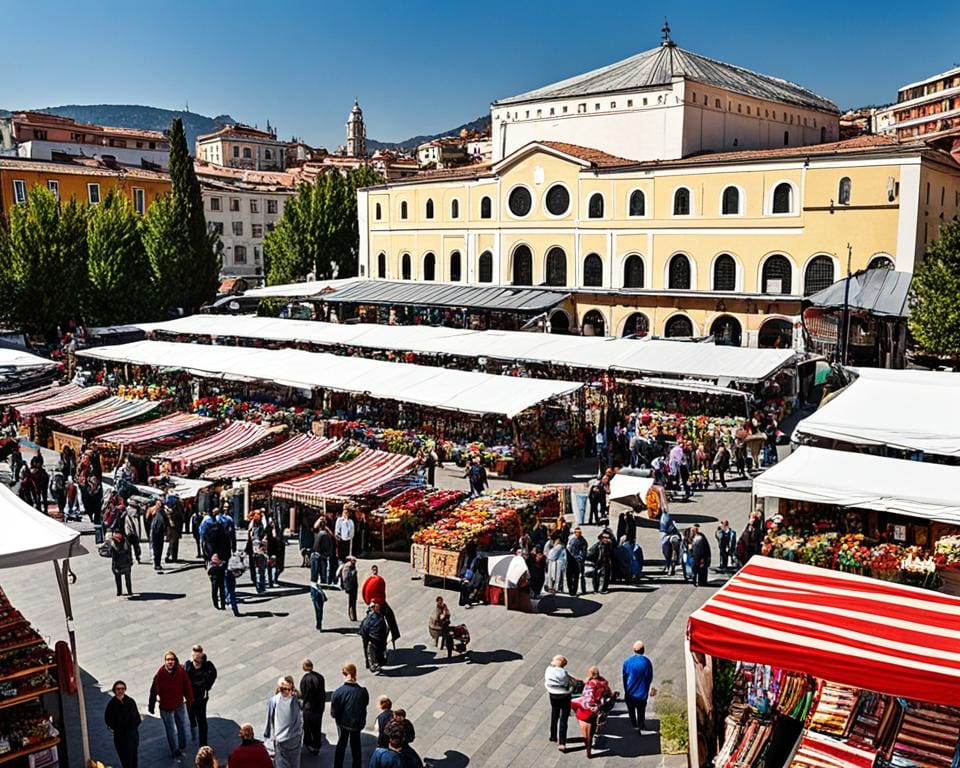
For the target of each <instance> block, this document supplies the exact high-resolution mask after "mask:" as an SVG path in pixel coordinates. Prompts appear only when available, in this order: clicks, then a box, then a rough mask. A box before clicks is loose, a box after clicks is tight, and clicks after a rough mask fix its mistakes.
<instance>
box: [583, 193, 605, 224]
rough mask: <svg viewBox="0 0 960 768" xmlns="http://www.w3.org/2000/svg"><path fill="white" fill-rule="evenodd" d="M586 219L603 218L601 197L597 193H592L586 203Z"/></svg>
mask: <svg viewBox="0 0 960 768" xmlns="http://www.w3.org/2000/svg"><path fill="white" fill-rule="evenodd" d="M587 218H590V219H602V218H603V195H601V194H600V193H599V192H594V193H593V194H592V195H590V201H589V202H588V203H587Z"/></svg>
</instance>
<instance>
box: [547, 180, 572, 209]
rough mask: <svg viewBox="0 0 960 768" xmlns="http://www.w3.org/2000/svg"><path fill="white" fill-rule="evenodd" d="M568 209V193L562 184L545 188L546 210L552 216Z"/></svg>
mask: <svg viewBox="0 0 960 768" xmlns="http://www.w3.org/2000/svg"><path fill="white" fill-rule="evenodd" d="M569 209H570V193H569V192H567V188H566V187H564V186H563V185H562V184H554V185H553V186H552V187H550V189H548V190H547V210H548V211H549V212H550V213H552V214H553V215H554V216H563V214H565V213H566V212H567V211H568V210H569Z"/></svg>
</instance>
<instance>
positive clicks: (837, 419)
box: [796, 368, 960, 456]
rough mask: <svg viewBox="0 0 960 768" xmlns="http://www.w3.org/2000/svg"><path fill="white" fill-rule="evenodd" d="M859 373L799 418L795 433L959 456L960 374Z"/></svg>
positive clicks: (921, 372) (864, 371)
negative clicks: (819, 404) (818, 405)
mask: <svg viewBox="0 0 960 768" xmlns="http://www.w3.org/2000/svg"><path fill="white" fill-rule="evenodd" d="M858 373H859V374H860V378H858V379H857V380H856V381H854V382H853V383H852V384H850V385H849V386H848V387H846V388H845V389H843V390H841V391H840V392H838V393H837V394H836V395H835V396H834V397H833V398H832V399H831V400H830V401H829V402H827V403H826V404H825V405H824V406H823V407H821V408H820V409H818V410H817V411H815V412H814V413H813V414H811V415H810V416H808V417H807V418H805V419H804V420H803V421H801V422H800V423H799V424H798V425H797V428H796V434H797V436H798V437H801V438H802V437H804V436H807V437H810V436H813V437H821V438H827V439H833V440H840V441H843V442H846V443H853V444H854V445H889V446H891V447H894V448H900V449H904V450H913V451H916V450H920V451H925V452H927V453H932V454H937V455H941V456H960V407H958V405H957V404H958V402H960V374H956V373H941V372H933V371H882V372H881V371H879V370H877V369H866V368H864V369H859V371H858Z"/></svg>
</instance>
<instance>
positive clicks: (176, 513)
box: [161, 493, 184, 563]
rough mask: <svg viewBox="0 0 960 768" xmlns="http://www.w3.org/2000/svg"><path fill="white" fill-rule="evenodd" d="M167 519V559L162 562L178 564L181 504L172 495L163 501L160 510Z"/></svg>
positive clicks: (182, 514) (181, 529)
mask: <svg viewBox="0 0 960 768" xmlns="http://www.w3.org/2000/svg"><path fill="white" fill-rule="evenodd" d="M161 511H162V512H163V514H164V515H166V518H167V526H168V528H167V541H168V542H169V543H168V544H167V557H166V559H165V560H164V562H167V563H179V562H180V536H181V535H182V534H183V517H184V511H183V504H181V503H180V498H179V497H178V496H176V495H174V494H172V493H171V494H169V495H167V497H166V498H165V499H164V502H163V508H162V510H161Z"/></svg>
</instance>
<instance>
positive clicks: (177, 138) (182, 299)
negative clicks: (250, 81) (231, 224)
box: [167, 117, 220, 311]
mask: <svg viewBox="0 0 960 768" xmlns="http://www.w3.org/2000/svg"><path fill="white" fill-rule="evenodd" d="M170 184H171V187H172V191H173V203H174V206H175V207H176V211H177V219H178V220H179V221H180V222H181V224H182V226H183V228H184V234H185V241H186V250H185V251H184V253H183V255H182V258H181V259H180V260H179V262H178V263H179V266H178V271H179V272H180V273H181V279H180V280H179V281H178V283H177V285H176V286H170V292H169V293H168V294H167V295H168V297H169V299H168V301H172V302H175V303H174V305H176V306H182V307H184V308H185V309H187V310H191V311H192V310H196V309H197V308H198V307H200V305H201V304H203V303H204V302H206V301H209V300H210V299H212V298H213V297H214V295H215V294H216V292H217V286H218V285H219V281H220V277H219V276H220V253H219V251H218V248H217V245H218V243H219V238H218V237H217V235H216V234H215V233H213V232H211V231H210V229H209V228H208V227H207V220H206V217H205V216H204V213H203V195H202V194H201V191H200V181H199V180H198V179H197V174H196V170H195V169H194V166H193V158H192V157H191V156H190V151H189V149H188V148H187V137H186V134H185V133H184V130H183V121H182V120H181V119H180V118H179V117H176V118H174V120H173V124H172V125H171V126H170Z"/></svg>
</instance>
